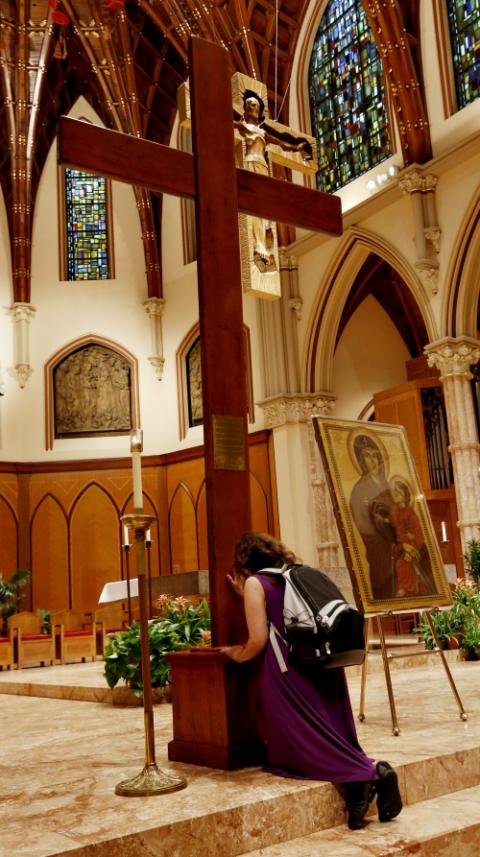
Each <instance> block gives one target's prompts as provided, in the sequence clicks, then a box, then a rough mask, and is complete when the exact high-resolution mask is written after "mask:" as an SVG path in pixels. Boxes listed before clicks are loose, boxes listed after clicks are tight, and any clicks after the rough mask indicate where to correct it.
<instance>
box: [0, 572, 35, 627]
mask: <svg viewBox="0 0 480 857" xmlns="http://www.w3.org/2000/svg"><path fill="white" fill-rule="evenodd" d="M31 576H32V573H31V571H29V569H28V568H17V570H16V571H14V572H13V573H12V574H11V576H10V580H5V578H4V576H3V574H2V573H1V572H0V618H1V627H0V630H3V629H4V628H5V626H6V624H7V619H8V618H9V616H13V614H14V613H18V612H19V610H20V608H21V606H22V604H23V602H24V601H25V599H26V597H27V596H26V594H25V593H24V592H22V590H23V588H24V587H25V586H26V584H27V583H28V581H29V580H30V578H31Z"/></svg>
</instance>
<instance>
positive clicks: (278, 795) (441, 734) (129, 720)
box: [0, 662, 480, 857]
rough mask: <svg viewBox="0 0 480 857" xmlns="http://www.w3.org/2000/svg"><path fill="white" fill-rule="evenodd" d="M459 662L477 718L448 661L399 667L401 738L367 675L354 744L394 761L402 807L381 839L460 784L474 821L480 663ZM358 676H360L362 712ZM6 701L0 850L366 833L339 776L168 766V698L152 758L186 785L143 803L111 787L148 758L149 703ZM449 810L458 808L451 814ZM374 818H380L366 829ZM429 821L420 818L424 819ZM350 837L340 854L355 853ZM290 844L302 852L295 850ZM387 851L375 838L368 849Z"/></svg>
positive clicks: (161, 849)
mask: <svg viewBox="0 0 480 857" xmlns="http://www.w3.org/2000/svg"><path fill="white" fill-rule="evenodd" d="M82 666H87V665H82ZM94 666H95V665H94ZM51 669H53V668H49V669H48V670H46V672H50V670H51ZM65 669H67V668H66V667H65ZM37 672H38V671H37ZM453 672H454V675H455V680H456V682H457V686H458V690H459V692H460V694H461V697H462V699H463V701H464V704H465V707H466V709H467V713H468V718H469V719H468V721H467V722H463V721H461V720H460V718H459V716H458V711H457V709H456V705H455V701H454V699H453V695H452V693H451V689H450V687H449V685H448V682H447V681H446V679H445V676H444V675H443V674H442V672H441V669H440V668H437V669H434V668H432V667H430V666H428V667H426V668H423V669H419V670H418V669H412V670H401V671H398V672H397V673H396V674H395V676H394V682H393V683H394V686H395V693H396V700H397V705H398V712H399V719H400V726H401V730H402V731H401V735H400V736H396V737H394V736H392V734H391V728H390V727H391V724H390V716H389V710H388V702H387V699H386V691H385V680H384V676H382V675H381V674H380V673H378V674H376V675H372V676H371V677H370V679H369V683H368V688H367V691H368V692H367V712H366V713H367V719H366V721H365V722H364V723H362V724H359V740H360V743H361V745H362V746H363V747H364V749H365V751H366V752H367V754H368V755H369V756H371V757H372V758H373V757H374V758H376V759H388V760H389V761H390V762H391V763H392V765H393V766H394V767H395V769H396V771H397V773H398V777H399V783H400V789H401V792H402V797H403V801H404V806H405V808H406V809H405V810H404V812H403V813H402V814H401V816H400V817H399V818H398V819H396V820H395V821H394V822H392V824H385V825H378V828H379V833H378V836H379V838H380V836H381V837H382V842H383V837H386V842H387V843H388V842H389V839H388V837H390V836H392V835H393V834H394V833H395V831H397V832H398V830H401V829H403V828H400V827H399V825H400V824H402V825H403V823H404V819H408V818H409V813H410V809H409V808H413V809H414V808H415V807H417V806H418V805H419V804H420V803H421V802H424V801H428V802H432V801H433V802H434V803H432V804H431V806H432V807H435V805H436V804H435V802H436V801H438V799H439V798H441V797H442V796H445V797H447V796H448V795H450V797H453V799H454V804H453V805H456V798H455V797H454V793H455V792H458V799H459V800H460V801H461V802H462V806H464V807H465V809H464V813H465V817H464V822H465V824H466V825H468V822H469V820H470V819H471V818H475V819H476V816H475V817H474V816H473V814H472V812H471V811H470V809H469V805H468V803H464V802H463V797H464V795H462V792H463V790H469V789H475V788H477V787H479V786H480V694H479V692H478V688H479V684H480V662H466V663H458V664H455V666H454V669H453ZM84 673H85V671H84V670H80V671H79V674H78V678H79V681H80V679H81V677H82V676H83V681H84V682H87V681H90V679H89V678H87V676H86V675H84ZM359 685H360V682H359V679H358V677H357V678H355V677H354V678H353V679H352V681H351V693H352V701H353V703H354V710H357V708H358V695H359ZM1 708H2V738H3V743H4V745H5V747H7V748H8V752H7V753H4V758H2V789H3V790H2V801H1V804H0V829H1V831H2V835H1V837H0V857H10V855H13V854H14V855H15V857H53V855H56V857H60V855H65V857H68V855H69V854H70V853H74V854H75V857H92V855H93V854H95V857H111V855H115V857H133V855H134V857H147V855H148V857H199V855H201V857H238V855H242V854H244V855H245V854H249V852H252V851H253V852H255V849H257V850H258V849H261V848H263V849H267V848H271V847H273V846H274V845H277V846H279V847H280V846H282V844H283V843H285V842H286V841H287V840H292V839H296V838H303V837H306V836H313V835H315V836H317V835H318V834H319V833H320V831H325V835H327V833H329V834H332V833H333V831H334V830H336V831H337V832H336V834H335V836H336V838H337V839H338V838H340V837H341V838H342V840H343V839H345V838H346V839H345V841H346V842H347V843H348V842H350V839H349V837H352V836H354V837H355V838H354V840H353V842H354V844H355V843H359V842H363V841H364V839H363V838H362V837H363V836H364V833H365V831H359V832H357V833H355V834H353V833H351V832H350V831H349V830H348V828H347V826H346V813H345V809H344V800H343V798H342V797H341V796H340V794H339V792H338V791H337V789H336V788H335V787H334V786H333V785H331V784H330V783H322V782H306V781H299V780H289V779H284V778H282V777H273V776H271V775H269V774H267V773H265V772H263V771H261V770H260V769H259V768H245V769H242V770H239V771H218V770H214V769H207V768H202V767H199V766H192V765H187V764H180V763H176V764H175V763H173V764H172V763H169V762H168V759H167V744H168V741H170V740H171V736H172V725H171V706H170V705H159V706H157V707H156V710H155V735H156V745H157V761H158V765H159V767H160V768H162V769H165V770H169V771H170V772H172V773H177V774H179V775H181V776H183V777H185V778H186V780H187V788H186V789H185V790H183V791H179V792H175V793H172V794H165V795H161V796H158V797H144V798H141V797H138V798H135V801H133V803H134V804H135V806H133V803H132V801H131V799H128V798H125V797H120V796H117V795H115V793H114V786H115V784H116V783H118V782H120V781H121V780H124V779H129V778H131V777H133V776H134V775H136V774H138V773H139V771H140V770H141V769H142V767H143V763H144V756H143V751H144V744H145V738H144V724H143V717H142V716H141V712H140V711H138V710H135V709H133V708H128V707H123V708H113V706H108V705H106V706H100V705H94V704H92V703H89V702H83V703H80V702H73V701H71V700H68V699H67V700H57V699H38V698H35V699H34V698H29V697H26V696H16V697H14V696H12V695H5V696H3V697H2V698H1ZM25 760H27V761H25ZM476 799H477V801H478V797H477V798H476ZM446 806H447V805H446ZM435 812H436V813H437V814H438V810H435ZM440 814H441V815H442V816H443V817H444V818H447V816H448V815H450V817H451V818H453V810H452V811H450V810H447V809H445V811H444V812H441V813H440ZM374 824H376V822H375V821H374V818H372V820H371V822H370V823H369V825H368V827H367V828H366V830H370V829H371V828H372V825H374ZM424 826H425V825H424V822H423V821H420V822H418V827H419V829H420V827H424ZM470 834H471V837H470V838H472V839H473V836H474V834H475V835H476V831H475V830H472V831H468V830H467V831H466V832H465V834H464V835H465V838H468V837H469V836H470ZM449 835H450V834H449ZM439 837H440V834H439ZM334 838H335V837H334ZM379 841H380V840H379ZM406 841H409V840H408V839H407V840H406ZM440 841H441V840H440V838H439V842H440ZM473 841H475V840H474V839H473ZM346 847H347V846H345V847H344V850H343V852H342V851H337V854H343V855H345V857H347V855H349V851H348V850H345V848H346ZM348 847H350V846H348ZM426 847H427V846H425V848H426ZM437 850H438V855H437ZM437 850H434V852H433V853H434V854H435V857H440V855H442V857H452V851H448V850H446V851H443V852H442V849H441V848H440V847H439V848H438V849H437ZM329 851H330V849H329V848H327V849H326V850H324V851H323V853H324V854H325V855H326V854H329ZM286 853H290V854H291V855H292V857H300V855H297V852H295V851H292V850H290V852H286ZM307 853H309V852H307ZM313 853H314V852H310V854H313ZM357 853H358V852H357ZM367 853H368V852H367ZM388 853H389V851H388V850H387V851H385V850H382V847H381V846H378V847H377V848H376V849H373V847H372V849H371V850H370V852H369V857H373V854H376V855H377V857H380V855H385V854H388ZM393 853H395V852H393ZM399 853H401V852H399ZM410 853H411V852H410ZM413 853H416V852H415V848H414V849H413ZM420 853H421V852H420ZM424 853H425V857H427V853H428V852H427V851H425V852H424ZM464 853H466V854H468V851H465V850H464V849H462V847H458V848H456V847H455V848H454V850H453V854H454V855H455V857H457V855H461V857H463V854H464ZM477 853H480V849H478V850H477ZM300 854H301V852H300ZM353 854H355V852H353ZM365 857H366V855H365ZM428 857H431V854H428Z"/></svg>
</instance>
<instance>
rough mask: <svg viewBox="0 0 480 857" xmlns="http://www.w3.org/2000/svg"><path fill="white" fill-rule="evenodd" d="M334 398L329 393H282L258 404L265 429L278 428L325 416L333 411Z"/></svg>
mask: <svg viewBox="0 0 480 857" xmlns="http://www.w3.org/2000/svg"><path fill="white" fill-rule="evenodd" d="M335 402H336V397H335V396H333V395H332V394H331V393H292V394H288V393H283V394H280V395H278V396H270V397H269V398H268V399H264V400H263V402H258V405H259V406H260V407H261V408H262V410H263V413H264V416H265V425H266V427H267V428H279V427H280V426H283V425H286V424H287V423H306V422H308V420H309V419H311V417H313V416H315V415H316V414H321V415H323V416H327V415H328V414H329V413H331V411H332V410H333V408H334V406H335Z"/></svg>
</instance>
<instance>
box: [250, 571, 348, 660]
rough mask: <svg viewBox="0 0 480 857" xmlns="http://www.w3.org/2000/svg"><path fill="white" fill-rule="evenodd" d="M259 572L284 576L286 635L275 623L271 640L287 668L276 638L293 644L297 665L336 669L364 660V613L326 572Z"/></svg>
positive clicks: (291, 651)
mask: <svg viewBox="0 0 480 857" xmlns="http://www.w3.org/2000/svg"><path fill="white" fill-rule="evenodd" d="M258 573H259V574H268V575H270V576H272V577H282V578H283V580H284V581H285V594H284V598H283V621H284V628H283V633H280V629H278V628H276V627H275V626H274V625H273V623H272V622H271V623H270V641H271V643H272V646H273V650H274V652H275V654H276V657H277V661H278V663H279V666H280V669H281V670H282V672H286V671H287V669H288V667H287V665H286V663H285V660H284V658H283V655H282V652H281V649H280V646H279V645H278V640H277V636H279V637H281V638H282V639H283V640H284V642H285V643H286V644H287V646H288V652H289V661H290V662H291V663H292V664H293V666H295V667H297V668H299V669H302V668H305V667H320V668H321V669H333V668H334V667H347V666H352V665H353V664H361V663H363V661H364V659H365V638H364V621H365V620H364V617H363V615H362V614H361V613H359V611H358V610H357V609H356V608H355V607H352V606H351V605H350V604H347V602H346V601H345V599H344V597H343V595H342V593H341V592H340V590H339V588H338V586H336V585H335V583H334V582H333V581H332V580H331V579H330V578H329V577H328V575H327V574H325V572H323V571H320V570H319V569H316V568H311V567H310V566H308V565H293V566H286V565H284V566H283V568H262V569H261V570H260V571H259V572H258Z"/></svg>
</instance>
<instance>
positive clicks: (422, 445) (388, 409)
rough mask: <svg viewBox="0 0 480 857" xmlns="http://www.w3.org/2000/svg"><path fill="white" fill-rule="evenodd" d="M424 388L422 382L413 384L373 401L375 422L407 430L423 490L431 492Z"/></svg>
mask: <svg viewBox="0 0 480 857" xmlns="http://www.w3.org/2000/svg"><path fill="white" fill-rule="evenodd" d="M421 386H422V381H419V380H417V381H409V382H407V383H406V384H401V385H400V386H398V387H395V388H393V389H391V390H387V391H386V392H385V393H375V395H374V397H373V400H374V403H375V419H376V420H377V421H378V422H381V423H390V424H393V425H402V426H404V427H405V430H406V433H407V438H408V442H409V446H410V449H411V451H412V455H413V459H414V461H415V464H416V467H417V470H418V475H419V477H420V481H421V483H422V486H423V488H424V489H428V488H430V473H429V470H428V459H427V447H426V441H425V430H424V425H423V413H422V401H421V394H420V387H421ZM424 386H426V385H424Z"/></svg>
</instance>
